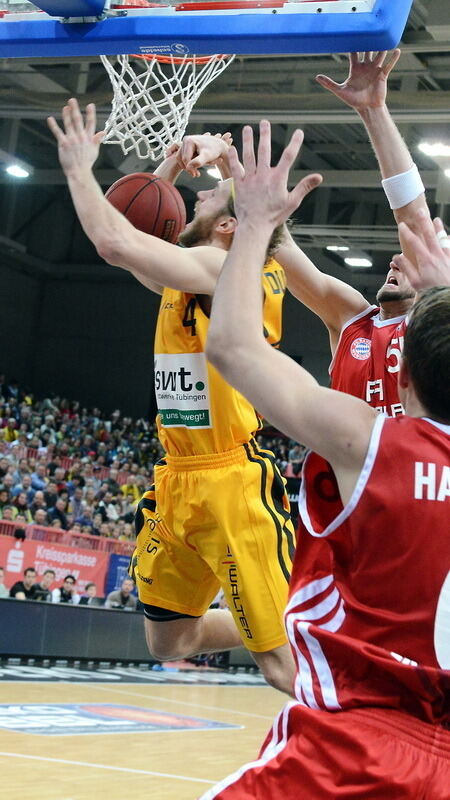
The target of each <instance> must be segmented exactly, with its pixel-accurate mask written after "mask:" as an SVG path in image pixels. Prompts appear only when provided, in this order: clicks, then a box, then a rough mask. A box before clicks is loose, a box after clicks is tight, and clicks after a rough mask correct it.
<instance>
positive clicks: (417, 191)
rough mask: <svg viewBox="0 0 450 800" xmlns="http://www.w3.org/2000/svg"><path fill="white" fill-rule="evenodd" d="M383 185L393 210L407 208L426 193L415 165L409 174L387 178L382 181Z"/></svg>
mask: <svg viewBox="0 0 450 800" xmlns="http://www.w3.org/2000/svg"><path fill="white" fill-rule="evenodd" d="M381 185H382V187H383V189H384V192H385V194H386V197H387V199H388V201H389V205H390V207H391V208H392V209H393V210H395V209H396V208H402V207H403V206H407V205H408V203H412V201H413V200H416V198H417V197H419V196H420V195H421V194H423V193H424V192H425V186H424V185H423V183H422V179H421V177H420V174H419V170H418V169H417V167H416V165H415V164H413V165H412V167H411V169H409V170H408V172H401V173H400V175H392V177H391V178H385V179H384V180H383V181H381Z"/></svg>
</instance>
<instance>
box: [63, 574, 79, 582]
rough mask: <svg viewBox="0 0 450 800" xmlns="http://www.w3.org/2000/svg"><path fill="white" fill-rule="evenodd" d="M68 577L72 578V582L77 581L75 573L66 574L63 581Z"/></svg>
mask: <svg viewBox="0 0 450 800" xmlns="http://www.w3.org/2000/svg"><path fill="white" fill-rule="evenodd" d="M69 578H70V579H71V580H72V581H73V582H74V583H76V582H77V579H76V577H75V575H66V577H65V578H64V580H65V581H68V580H69Z"/></svg>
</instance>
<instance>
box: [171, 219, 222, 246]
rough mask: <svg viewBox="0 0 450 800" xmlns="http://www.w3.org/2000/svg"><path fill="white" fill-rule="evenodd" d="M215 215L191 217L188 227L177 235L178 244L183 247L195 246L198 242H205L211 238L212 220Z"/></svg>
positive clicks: (213, 220)
mask: <svg viewBox="0 0 450 800" xmlns="http://www.w3.org/2000/svg"><path fill="white" fill-rule="evenodd" d="M216 219H217V216H216V215H214V216H212V215H211V216H209V217H199V218H198V219H195V218H194V219H193V220H192V222H191V224H190V225H189V226H188V229H186V230H184V231H182V233H180V235H179V237H178V241H179V243H180V244H182V245H184V247H195V246H196V245H198V244H206V243H207V242H209V240H210V238H211V234H212V231H213V227H214V222H215V221H216Z"/></svg>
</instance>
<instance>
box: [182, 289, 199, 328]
mask: <svg viewBox="0 0 450 800" xmlns="http://www.w3.org/2000/svg"><path fill="white" fill-rule="evenodd" d="M196 303H197V300H196V298H195V297H191V299H190V300H189V303H187V304H186V309H185V312H184V317H183V327H184V328H190V329H191V336H196V334H197V331H196V325H197V320H196V319H195V306H196Z"/></svg>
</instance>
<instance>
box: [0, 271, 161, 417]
mask: <svg viewBox="0 0 450 800" xmlns="http://www.w3.org/2000/svg"><path fill="white" fill-rule="evenodd" d="M92 272H93V274H92V277H91V278H89V276H85V277H83V276H82V275H78V276H73V275H72V276H71V275H68V274H61V275H59V276H58V275H57V274H56V275H55V274H53V275H52V274H51V273H49V274H48V275H43V274H40V273H37V274H36V277H33V276H32V275H30V274H27V273H24V272H21V271H19V270H18V269H17V268H15V267H14V266H9V265H5V264H4V265H3V266H2V274H3V280H2V281H1V282H0V306H1V309H2V310H1V313H0V342H1V356H0V370H1V371H2V372H5V373H6V374H7V375H8V376H9V377H16V378H17V380H18V381H19V382H20V383H21V384H22V385H24V386H28V387H30V389H31V390H32V391H33V392H34V393H35V394H36V395H37V396H45V395H48V394H49V393H50V392H53V393H56V394H59V395H62V396H65V397H67V398H69V399H79V400H80V401H81V402H82V404H83V405H87V406H93V405H96V406H98V407H100V408H101V409H102V410H104V411H107V412H110V411H112V410H113V409H114V408H120V409H122V411H123V412H124V413H126V414H130V415H132V416H134V417H138V416H144V415H145V416H147V415H148V414H153V411H154V409H153V408H152V407H151V406H152V402H153V400H152V373H153V352H152V345H153V334H154V325H155V321H156V314H157V308H158V304H159V298H158V297H157V296H156V295H153V294H152V293H151V292H149V291H147V290H146V289H145V288H144V287H143V286H141V285H140V284H138V283H137V281H135V280H134V279H133V278H131V277H128V276H127V275H126V274H125V273H123V276H122V275H120V278H118V277H117V273H118V271H117V270H113V268H110V269H106V268H105V269H104V271H103V272H101V274H99V273H98V268H96V267H93V271H92Z"/></svg>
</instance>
